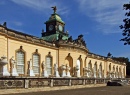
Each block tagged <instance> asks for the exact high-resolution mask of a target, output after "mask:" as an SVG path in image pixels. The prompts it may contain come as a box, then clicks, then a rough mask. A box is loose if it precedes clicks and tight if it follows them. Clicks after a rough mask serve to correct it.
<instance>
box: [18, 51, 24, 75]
mask: <svg viewBox="0 0 130 95" xmlns="http://www.w3.org/2000/svg"><path fill="white" fill-rule="evenodd" d="M17 72H18V73H19V74H24V52H22V51H18V52H17Z"/></svg>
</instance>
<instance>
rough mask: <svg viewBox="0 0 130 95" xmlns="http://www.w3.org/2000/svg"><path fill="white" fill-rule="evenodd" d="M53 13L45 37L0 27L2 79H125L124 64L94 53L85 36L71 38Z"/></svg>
mask: <svg viewBox="0 0 130 95" xmlns="http://www.w3.org/2000/svg"><path fill="white" fill-rule="evenodd" d="M53 10H54V13H53V14H52V15H51V16H50V18H49V19H48V20H47V21H46V22H45V24H46V32H45V31H42V37H35V36H32V35H29V34H25V33H21V32H18V31H15V30H12V29H9V28H7V27H6V23H4V24H3V25H0V57H1V60H0V77H4V76H16V77H86V78H125V76H126V64H125V63H122V62H118V61H115V60H113V59H112V58H110V57H105V56H101V55H97V54H94V53H91V52H90V51H89V50H88V49H87V47H86V43H85V41H84V39H83V35H79V36H78V38H77V39H73V38H72V36H69V34H68V32H67V31H65V23H64V21H62V19H61V17H60V16H59V15H58V14H57V13H56V7H53Z"/></svg>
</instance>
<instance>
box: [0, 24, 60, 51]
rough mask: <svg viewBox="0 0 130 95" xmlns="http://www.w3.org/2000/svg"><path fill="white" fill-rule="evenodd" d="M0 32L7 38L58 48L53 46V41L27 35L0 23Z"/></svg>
mask: <svg viewBox="0 0 130 95" xmlns="http://www.w3.org/2000/svg"><path fill="white" fill-rule="evenodd" d="M0 34H2V35H5V36H7V37H8V38H11V39H14V40H19V41H23V42H27V43H31V44H35V45H40V46H44V47H47V48H53V49H58V48H56V47H55V44H53V43H49V42H47V41H44V40H43V39H40V38H38V37H35V36H32V35H28V34H25V33H21V32H18V31H15V30H11V29H8V28H7V27H3V26H2V25H0Z"/></svg>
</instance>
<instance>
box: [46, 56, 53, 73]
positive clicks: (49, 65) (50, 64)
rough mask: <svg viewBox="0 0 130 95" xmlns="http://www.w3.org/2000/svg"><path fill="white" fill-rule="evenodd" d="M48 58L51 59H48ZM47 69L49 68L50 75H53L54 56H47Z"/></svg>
mask: <svg viewBox="0 0 130 95" xmlns="http://www.w3.org/2000/svg"><path fill="white" fill-rule="evenodd" d="M48 59H50V60H49V61H48ZM49 62H50V63H49ZM46 70H47V73H48V75H52V57H50V56H47V57H46Z"/></svg>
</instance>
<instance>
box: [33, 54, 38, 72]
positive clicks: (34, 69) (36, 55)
mask: <svg viewBox="0 0 130 95" xmlns="http://www.w3.org/2000/svg"><path fill="white" fill-rule="evenodd" d="M39 64H40V56H39V55H38V54H33V72H34V74H39V72H40V66H39Z"/></svg>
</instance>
